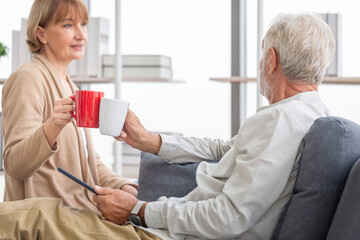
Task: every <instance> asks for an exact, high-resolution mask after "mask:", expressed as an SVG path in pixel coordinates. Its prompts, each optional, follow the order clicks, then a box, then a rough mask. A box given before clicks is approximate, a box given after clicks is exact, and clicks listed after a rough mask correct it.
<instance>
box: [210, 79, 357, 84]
mask: <svg viewBox="0 0 360 240" xmlns="http://www.w3.org/2000/svg"><path fill="white" fill-rule="evenodd" d="M210 80H212V81H217V82H230V83H242V82H256V78H247V77H229V78H210ZM323 83H326V84H354V85H356V84H360V77H324V81H323Z"/></svg>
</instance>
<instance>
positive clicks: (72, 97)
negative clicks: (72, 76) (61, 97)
mask: <svg viewBox="0 0 360 240" xmlns="http://www.w3.org/2000/svg"><path fill="white" fill-rule="evenodd" d="M69 98H71V99H72V100H73V101H74V103H75V104H76V101H75V95H72V96H70V97H69ZM70 113H71V115H72V116H73V117H74V118H75V119H76V116H75V114H74V111H71V112H70Z"/></svg>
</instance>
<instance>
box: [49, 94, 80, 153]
mask: <svg viewBox="0 0 360 240" xmlns="http://www.w3.org/2000/svg"><path fill="white" fill-rule="evenodd" d="M72 111H74V105H73V100H72V99H70V98H61V99H58V100H56V101H55V104H54V112H53V113H52V114H51V116H50V117H49V118H48V119H47V120H46V122H45V123H44V125H43V129H44V133H45V136H46V139H47V141H48V144H49V146H50V147H51V148H53V147H54V144H55V141H56V138H57V137H58V136H59V134H60V132H61V130H62V129H63V128H64V127H65V126H66V124H68V123H69V122H71V119H72V115H71V113H70V112H72Z"/></svg>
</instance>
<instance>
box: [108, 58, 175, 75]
mask: <svg viewBox="0 0 360 240" xmlns="http://www.w3.org/2000/svg"><path fill="white" fill-rule="evenodd" d="M114 65H115V56H114V55H103V77H105V78H113V77H114V76H115V68H114ZM122 65H123V69H122V72H123V75H122V77H123V78H124V79H126V80H130V81H131V80H135V81H136V80H137V79H163V80H171V79H172V69H171V58H170V57H167V56H163V55H122Z"/></svg>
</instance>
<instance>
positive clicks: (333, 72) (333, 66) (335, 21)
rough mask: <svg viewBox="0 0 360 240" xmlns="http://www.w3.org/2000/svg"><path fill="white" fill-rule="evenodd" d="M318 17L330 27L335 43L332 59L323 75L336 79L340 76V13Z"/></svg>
mask: <svg viewBox="0 0 360 240" xmlns="http://www.w3.org/2000/svg"><path fill="white" fill-rule="evenodd" d="M320 16H321V18H322V19H323V20H324V21H325V22H326V23H327V24H328V25H329V26H330V29H331V32H332V34H334V37H335V41H336V42H335V44H336V47H335V54H334V58H333V60H332V61H331V62H330V64H329V67H328V69H327V70H326V73H325V75H326V76H333V77H338V76H341V75H342V17H341V14H340V13H321V14H320Z"/></svg>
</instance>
